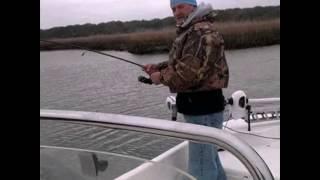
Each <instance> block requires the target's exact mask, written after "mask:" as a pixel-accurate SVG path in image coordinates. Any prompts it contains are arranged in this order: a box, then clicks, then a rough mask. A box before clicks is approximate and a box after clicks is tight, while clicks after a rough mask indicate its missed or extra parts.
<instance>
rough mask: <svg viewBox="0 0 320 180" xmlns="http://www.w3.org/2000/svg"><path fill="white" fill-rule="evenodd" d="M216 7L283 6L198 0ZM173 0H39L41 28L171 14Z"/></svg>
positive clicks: (272, 0)
mask: <svg viewBox="0 0 320 180" xmlns="http://www.w3.org/2000/svg"><path fill="white" fill-rule="evenodd" d="M200 2H207V3H211V4H212V6H213V8H214V9H227V8H237V7H239V8H243V7H254V6H269V5H280V0H198V3H200ZM169 4H170V0H40V28H41V29H48V28H51V27H56V26H66V25H75V24H85V23H92V24H98V23H102V22H108V21H116V20H120V21H130V20H142V19H144V20H150V19H154V18H164V17H168V16H172V13H171V10H170V5H169Z"/></svg>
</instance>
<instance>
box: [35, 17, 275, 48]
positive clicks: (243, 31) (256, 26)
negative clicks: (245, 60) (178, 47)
mask: <svg viewBox="0 0 320 180" xmlns="http://www.w3.org/2000/svg"><path fill="white" fill-rule="evenodd" d="M216 27H217V30H218V31H219V32H220V33H221V34H222V36H223V38H224V40H225V45H226V49H242V48H250V47H259V46H267V45H274V44H280V19H273V20H263V21H242V22H225V23H223V22H219V23H216ZM175 36H176V34H175V29H174V28H171V29H164V30H159V31H146V32H136V33H128V34H113V35H95V36H88V37H78V38H65V39H50V40H52V41H57V42H61V43H66V44H68V43H71V44H74V45H78V46H83V47H86V48H90V49H95V50H117V51H128V52H130V53H134V54H151V53H159V52H168V51H169V50H170V48H171V44H172V42H173V40H174V38H175ZM64 49H72V48H70V47H67V46H61V45H55V44H49V43H44V42H40V51H44V50H64Z"/></svg>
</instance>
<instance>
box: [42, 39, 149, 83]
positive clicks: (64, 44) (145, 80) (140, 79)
mask: <svg viewBox="0 0 320 180" xmlns="http://www.w3.org/2000/svg"><path fill="white" fill-rule="evenodd" d="M40 41H41V42H46V43H51V44H57V45H63V46H70V47H75V48H78V49H83V50H86V51H90V52H94V53H97V54H101V55H104V56H108V57H112V58H114V59H118V60H120V61H124V62H127V63H130V64H133V65H136V66H139V67H141V68H142V69H144V66H143V65H141V64H138V63H135V62H132V61H130V60H127V59H124V58H121V57H117V56H114V55H111V54H108V53H104V52H101V51H97V50H93V49H89V48H86V47H82V46H78V45H74V44H70V43H68V44H67V43H61V42H56V41H49V40H43V39H40ZM82 55H83V54H82ZM138 81H140V82H142V83H145V84H152V80H151V79H149V78H146V77H144V76H139V77H138Z"/></svg>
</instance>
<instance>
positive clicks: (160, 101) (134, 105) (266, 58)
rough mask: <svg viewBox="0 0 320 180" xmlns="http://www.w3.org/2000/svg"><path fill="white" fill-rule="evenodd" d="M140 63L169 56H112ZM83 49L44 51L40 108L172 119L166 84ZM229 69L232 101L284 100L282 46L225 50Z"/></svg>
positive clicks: (124, 64)
mask: <svg viewBox="0 0 320 180" xmlns="http://www.w3.org/2000/svg"><path fill="white" fill-rule="evenodd" d="M108 53H110V54H113V55H116V56H120V57H123V58H126V59H130V60H132V61H134V62H137V63H140V64H147V63H156V62H161V61H163V60H166V59H167V55H166V54H157V55H132V54H130V53H127V52H112V51H111V52H110V51H109V52H108ZM81 54H82V51H78V50H69V51H52V52H40V108H45V109H63V110H81V111H95V112H105V113H116V114H126V115H134V116H144V117H152V118H161V119H170V112H169V111H168V110H167V108H166V106H165V103H164V102H165V99H166V97H167V96H168V95H170V92H169V90H168V88H167V87H165V86H155V85H147V84H142V83H139V82H138V81H137V77H138V76H139V75H145V74H144V72H142V71H141V69H140V68H139V67H138V66H134V65H132V64H128V63H125V62H121V61H119V60H114V59H112V58H109V57H106V56H101V55H98V54H95V53H86V54H85V55H84V56H81ZM226 57H227V61H228V64H229V67H230V85H229V88H227V89H225V90H224V94H225V96H226V97H229V96H230V95H231V93H232V92H234V91H236V90H239V89H241V90H244V91H245V92H246V93H247V95H248V97H249V98H264V97H279V96H280V46H279V45H275V46H268V47H262V48H250V49H245V50H233V51H227V52H226Z"/></svg>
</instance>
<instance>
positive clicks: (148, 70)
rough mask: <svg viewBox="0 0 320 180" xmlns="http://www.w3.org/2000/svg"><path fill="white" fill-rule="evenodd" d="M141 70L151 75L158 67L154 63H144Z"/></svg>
mask: <svg viewBox="0 0 320 180" xmlns="http://www.w3.org/2000/svg"><path fill="white" fill-rule="evenodd" d="M143 71H145V72H146V73H147V74H149V76H151V74H152V73H155V72H157V71H158V69H157V66H156V65H155V64H146V65H144V67H143Z"/></svg>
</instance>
